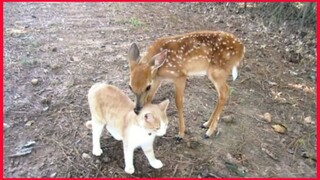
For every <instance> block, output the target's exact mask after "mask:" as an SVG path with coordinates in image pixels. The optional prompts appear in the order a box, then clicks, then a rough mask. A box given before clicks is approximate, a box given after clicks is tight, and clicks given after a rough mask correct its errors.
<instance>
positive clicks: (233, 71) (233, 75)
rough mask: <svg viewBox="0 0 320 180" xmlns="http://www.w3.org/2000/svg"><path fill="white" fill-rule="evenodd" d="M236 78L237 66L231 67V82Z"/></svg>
mask: <svg viewBox="0 0 320 180" xmlns="http://www.w3.org/2000/svg"><path fill="white" fill-rule="evenodd" d="M237 77H238V70H237V66H233V68H232V80H233V81H234V80H236V79H237Z"/></svg>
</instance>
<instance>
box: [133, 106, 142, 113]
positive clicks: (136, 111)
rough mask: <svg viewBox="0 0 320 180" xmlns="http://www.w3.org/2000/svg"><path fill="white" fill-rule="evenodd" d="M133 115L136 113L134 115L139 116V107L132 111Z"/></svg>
mask: <svg viewBox="0 0 320 180" xmlns="http://www.w3.org/2000/svg"><path fill="white" fill-rule="evenodd" d="M133 111H134V113H136V115H139V113H140V111H141V107H135V108H134V109H133Z"/></svg>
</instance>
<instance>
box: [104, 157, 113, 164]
mask: <svg viewBox="0 0 320 180" xmlns="http://www.w3.org/2000/svg"><path fill="white" fill-rule="evenodd" d="M110 160H111V159H110V158H109V157H108V156H105V157H103V158H102V161H103V162H105V163H108V162H110Z"/></svg>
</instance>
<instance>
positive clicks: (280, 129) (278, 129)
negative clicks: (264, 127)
mask: <svg viewBox="0 0 320 180" xmlns="http://www.w3.org/2000/svg"><path fill="white" fill-rule="evenodd" d="M272 128H273V130H274V131H276V132H277V133H281V134H283V133H285V132H286V131H287V128H286V127H285V126H284V125H282V124H275V125H272Z"/></svg>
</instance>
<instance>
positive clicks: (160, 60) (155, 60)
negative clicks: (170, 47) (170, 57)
mask: <svg viewBox="0 0 320 180" xmlns="http://www.w3.org/2000/svg"><path fill="white" fill-rule="evenodd" d="M166 59H167V50H166V49H165V50H163V51H161V52H160V53H158V54H156V55H154V56H153V57H152V58H151V60H150V62H149V64H150V66H152V70H156V69H158V68H159V67H161V66H162V65H163V64H164V62H165V61H166Z"/></svg>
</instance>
